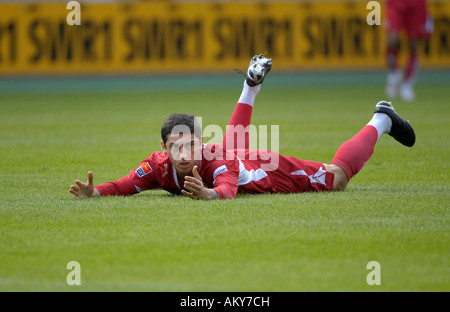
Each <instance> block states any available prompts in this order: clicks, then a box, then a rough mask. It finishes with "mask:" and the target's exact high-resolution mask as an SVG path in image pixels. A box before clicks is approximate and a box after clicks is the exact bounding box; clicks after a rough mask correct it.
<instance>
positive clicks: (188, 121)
mask: <svg viewBox="0 0 450 312" xmlns="http://www.w3.org/2000/svg"><path fill="white" fill-rule="evenodd" d="M175 126H186V127H188V128H189V131H191V133H194V134H195V135H196V136H197V137H198V138H199V139H200V140H201V136H202V128H201V127H200V125H199V124H198V122H197V119H195V116H194V115H189V114H176V113H175V114H172V115H170V116H169V117H167V119H166V120H165V121H164V123H163V125H162V127H161V139H162V141H163V142H164V145H165V144H166V142H167V136H168V135H170V134H171V133H172V130H173V129H174V128H175Z"/></svg>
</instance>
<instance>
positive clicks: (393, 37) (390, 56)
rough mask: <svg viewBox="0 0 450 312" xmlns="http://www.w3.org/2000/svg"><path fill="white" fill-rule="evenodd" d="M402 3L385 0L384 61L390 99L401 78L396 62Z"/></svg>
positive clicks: (403, 9) (401, 26)
mask: <svg viewBox="0 0 450 312" xmlns="http://www.w3.org/2000/svg"><path fill="white" fill-rule="evenodd" d="M404 12H405V8H404V5H403V3H401V2H399V1H395V0H387V1H386V16H387V27H386V31H387V34H386V35H387V47H386V63H387V67H388V74H387V79H386V90H385V92H386V96H387V97H388V98H390V99H395V98H396V97H397V92H398V89H399V87H400V84H401V83H402V80H403V72H402V70H401V68H400V67H399V64H398V55H399V51H400V31H401V30H402V28H403V27H404V24H405V20H404V15H405V14H404Z"/></svg>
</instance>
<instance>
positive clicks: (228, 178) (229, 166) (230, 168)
mask: <svg viewBox="0 0 450 312" xmlns="http://www.w3.org/2000/svg"><path fill="white" fill-rule="evenodd" d="M213 179H214V181H213V185H214V187H213V189H214V190H215V191H216V192H217V194H218V195H219V198H220V199H226V198H235V197H236V194H237V191H238V179H239V165H237V164H236V162H235V161H227V162H225V163H224V164H222V165H220V166H218V167H217V168H216V169H215V170H214V172H213Z"/></svg>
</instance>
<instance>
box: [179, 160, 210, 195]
mask: <svg viewBox="0 0 450 312" xmlns="http://www.w3.org/2000/svg"><path fill="white" fill-rule="evenodd" d="M192 174H193V175H194V176H193V177H190V176H186V177H185V178H184V179H185V180H186V181H184V188H185V189H186V190H187V191H186V190H181V193H183V195H186V196H187V197H190V198H192V199H205V200H209V199H216V198H218V195H217V192H216V191H214V190H213V189H210V188H207V187H206V186H205V185H204V184H203V180H202V178H201V177H200V175H199V174H198V167H197V166H194V168H192Z"/></svg>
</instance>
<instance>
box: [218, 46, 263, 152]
mask: <svg viewBox="0 0 450 312" xmlns="http://www.w3.org/2000/svg"><path fill="white" fill-rule="evenodd" d="M271 67H272V59H268V58H266V57H264V56H263V55H262V54H260V55H256V56H254V57H253V58H252V59H251V60H250V64H249V67H248V70H247V73H243V72H241V73H242V74H243V75H244V76H245V81H244V87H243V89H242V93H241V96H240V97H239V100H238V102H237V104H236V107H235V109H234V112H233V115H232V116H231V120H230V122H229V124H228V126H227V130H226V133H225V136H224V138H223V142H222V144H223V146H224V149H226V150H236V149H238V148H243V149H248V147H249V128H248V126H249V125H250V121H251V118H252V111H253V104H254V102H255V98H256V96H257V95H258V93H259V91H260V89H261V84H262V83H263V81H264V78H265V77H266V75H267V74H268V73H269V71H270V69H271Z"/></svg>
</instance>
